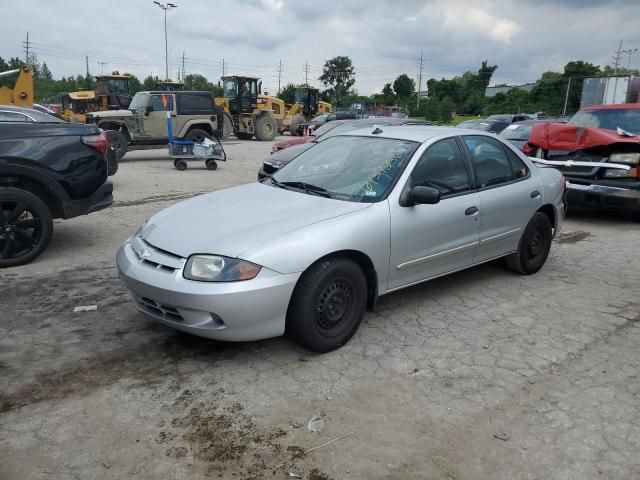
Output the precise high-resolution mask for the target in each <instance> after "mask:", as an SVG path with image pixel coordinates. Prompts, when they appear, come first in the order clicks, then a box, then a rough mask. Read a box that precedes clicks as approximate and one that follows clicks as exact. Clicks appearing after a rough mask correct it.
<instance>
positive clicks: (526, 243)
mask: <svg viewBox="0 0 640 480" xmlns="http://www.w3.org/2000/svg"><path fill="white" fill-rule="evenodd" d="M552 238H553V232H552V226H551V222H550V221H549V217H547V216H546V215H545V214H544V213H541V212H536V213H535V214H534V215H533V218H532V219H531V220H530V221H529V223H528V224H527V227H526V228H525V229H524V233H523V234H522V237H520V243H518V250H516V251H515V252H514V253H512V254H511V255H509V256H507V257H505V262H506V264H507V267H508V268H509V269H510V270H513V271H514V272H516V273H521V274H523V275H531V274H532V273H536V272H537V271H538V270H540V269H541V268H542V266H543V265H544V262H546V261H547V257H548V256H549V250H551V240H552Z"/></svg>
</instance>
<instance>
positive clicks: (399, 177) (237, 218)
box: [116, 126, 564, 352]
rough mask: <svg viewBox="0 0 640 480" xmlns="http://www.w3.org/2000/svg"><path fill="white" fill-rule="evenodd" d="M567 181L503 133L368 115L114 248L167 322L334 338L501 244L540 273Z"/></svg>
mask: <svg viewBox="0 0 640 480" xmlns="http://www.w3.org/2000/svg"><path fill="white" fill-rule="evenodd" d="M563 195H564V181H563V177H562V174H561V173H560V172H558V171H557V170H556V169H553V168H539V167H537V166H536V165H535V164H534V163H533V162H531V161H530V160H529V159H528V158H527V157H526V156H525V155H524V154H522V153H521V152H519V151H518V150H517V149H515V148H514V147H513V146H511V145H509V144H508V143H507V142H504V141H502V140H499V139H497V138H496V137H494V136H493V135H487V134H483V133H478V132H467V131H465V130H460V129H455V128H442V127H429V126H425V127H418V126H382V127H380V126H376V127H367V128H364V129H359V130H356V131H350V132H347V133H345V134H339V135H334V136H332V137H331V138H328V139H326V140H324V141H322V142H318V144H317V145H315V146H314V147H313V148H310V149H309V150H307V151H306V152H304V153H303V154H301V155H300V156H298V157H297V158H296V159H295V160H293V161H292V162H290V163H289V164H288V165H287V166H286V167H284V168H282V169H281V170H280V171H278V172H277V173H276V174H275V175H274V176H273V177H272V178H270V179H269V180H266V181H264V182H254V183H248V184H244V185H241V186H237V187H233V188H229V189H226V190H219V191H216V192H213V193H209V194H206V195H202V196H199V197H194V198H192V199H189V200H187V201H183V202H181V203H178V204H175V205H173V206H171V207H169V208H167V209H165V210H163V211H161V212H159V213H157V214H155V215H154V216H152V217H151V218H150V219H149V220H147V222H145V224H144V225H142V227H141V228H140V230H139V231H138V232H137V233H135V234H134V235H133V236H132V237H131V238H129V239H128V240H126V241H125V242H124V243H123V244H122V246H121V248H120V249H119V250H118V253H117V260H116V262H117V266H118V270H119V273H120V276H121V278H122V280H123V282H124V284H125V286H126V288H127V289H128V290H129V292H130V294H131V298H132V300H133V303H134V305H135V306H136V308H137V309H138V310H139V311H141V312H142V313H144V314H145V315H148V316H150V317H152V318H154V319H156V320H157V321H159V322H161V323H163V324H165V325H167V326H170V327H172V328H175V329H178V330H182V331H184V332H188V333H192V334H195V335H199V336H203V337H207V338H214V339H218V340H225V341H248V340H257V339H262V338H268V337H275V336H278V335H282V334H283V333H285V332H288V333H289V334H290V335H291V336H292V337H294V338H296V339H297V340H298V341H299V342H300V343H302V344H303V345H305V346H306V347H307V348H309V349H311V350H315V351H319V352H326V351H329V350H332V349H335V348H338V347H340V346H341V345H343V344H345V343H346V342H347V341H348V340H349V338H351V336H352V335H353V334H354V332H355V331H356V330H357V328H358V326H359V324H360V322H361V320H362V317H363V314H364V311H365V309H366V308H367V307H368V308H373V306H374V305H375V303H376V299H377V298H378V297H380V296H382V295H386V294H388V293H391V292H394V291H396V290H399V289H401V288H404V287H408V286H411V285H415V284H417V283H420V282H424V281H427V280H430V279H434V278H438V277H440V276H443V275H446V274H448V273H451V272H456V271H459V270H462V269H465V268H468V267H472V266H474V265H478V264H480V263H483V262H488V261H491V260H494V259H497V258H505V259H506V264H507V266H508V267H509V268H511V269H512V270H514V271H516V272H518V273H521V274H533V273H535V272H537V271H538V270H539V269H540V268H542V266H543V265H544V263H545V261H546V259H547V255H548V253H549V250H550V248H551V242H552V238H553V236H554V234H555V233H557V232H558V231H559V229H560V226H561V223H562V219H563V214H564V204H563ZM203 218H206V220H207V221H206V222H203V221H202V219H203ZM480 219H482V221H480Z"/></svg>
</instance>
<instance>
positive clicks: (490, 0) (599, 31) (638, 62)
mask: <svg viewBox="0 0 640 480" xmlns="http://www.w3.org/2000/svg"><path fill="white" fill-rule="evenodd" d="M173 3H175V4H177V5H178V8H176V9H173V10H171V11H170V12H169V13H168V17H167V18H168V35H169V57H170V58H169V62H170V65H169V68H170V70H171V72H172V76H174V77H175V75H176V72H177V71H178V65H179V62H180V60H181V58H182V54H183V52H184V55H185V69H186V72H187V74H188V73H201V74H203V75H205V76H206V77H208V78H209V79H210V80H212V81H217V80H218V79H219V77H220V75H221V73H222V61H223V59H224V61H225V64H226V71H227V72H233V73H247V74H253V75H256V76H260V77H262V78H263V83H264V86H265V87H266V89H267V90H269V91H271V92H274V93H275V91H276V90H277V85H278V62H279V61H282V84H283V85H284V84H286V83H288V82H293V83H298V82H301V81H304V79H305V62H308V65H309V67H308V72H309V73H308V75H309V82H310V83H312V84H315V85H317V86H320V84H319V82H318V81H317V77H318V76H319V75H320V74H321V71H322V65H323V63H324V60H326V59H328V58H331V57H334V56H336V55H347V56H349V57H350V58H351V59H352V60H353V62H354V65H355V69H356V80H357V82H356V88H357V90H358V91H359V92H360V93H362V94H370V93H372V92H375V91H379V90H380V89H381V88H382V86H383V85H384V84H385V83H386V82H390V81H393V79H394V78H395V77H396V76H397V75H398V74H400V73H407V74H408V75H410V76H412V77H414V78H415V77H416V76H417V59H418V57H419V56H420V51H421V50H422V51H423V52H424V65H425V71H424V75H425V76H426V78H431V77H436V78H440V77H451V76H453V75H457V74H460V73H462V72H464V71H466V70H477V68H478V66H479V64H480V62H481V61H482V60H484V59H487V60H489V62H490V63H491V64H497V65H498V70H497V71H496V73H495V74H494V77H493V83H525V82H530V81H534V80H536V79H537V78H538V77H539V76H540V73H542V72H544V71H547V70H560V69H561V68H562V66H563V65H564V64H565V63H566V62H567V61H569V60H575V59H582V60H586V61H589V62H592V63H595V64H598V65H602V66H604V65H607V64H611V63H612V56H613V52H614V50H616V49H617V47H618V42H619V41H621V40H622V42H623V49H624V50H626V49H633V48H636V47H638V48H640V35H639V34H638V19H639V18H640V0H609V1H600V0H345V1H334V0H306V1H305V0H215V1H212V0H209V1H205V0H174V1H173ZM2 4H3V5H2V20H3V22H2V24H3V25H2V29H1V31H0V56H2V57H4V58H7V57H11V56H17V55H20V56H23V55H24V52H23V43H22V42H23V41H24V40H26V33H27V30H28V31H29V40H30V41H31V42H33V44H32V49H33V51H35V53H36V54H37V56H38V59H39V60H40V61H46V62H47V65H48V66H49V68H50V70H51V71H52V72H53V74H54V76H55V77H56V78H58V77H60V76H63V75H65V76H66V75H69V74H75V73H81V72H84V71H85V55H88V56H89V68H90V70H91V72H92V73H93V74H97V73H100V72H101V70H102V69H104V72H105V73H106V72H108V71H111V70H114V69H117V70H120V72H123V71H127V72H131V73H133V74H135V75H137V76H139V77H141V78H143V77H145V76H146V75H148V74H150V73H151V74H154V75H159V76H161V77H162V76H164V23H163V22H164V18H163V12H162V10H160V8H159V7H158V6H157V5H155V4H154V3H153V2H152V0H108V1H105V0H101V1H93V0H64V1H63V0H3V2H2ZM634 55H635V56H632V57H631V65H632V67H635V68H640V51H639V52H636V53H635V54H634ZM628 58H629V57H628V55H624V56H623V59H622V62H623V64H624V65H625V66H626V64H627V60H628ZM100 62H106V63H104V64H101V63H100Z"/></svg>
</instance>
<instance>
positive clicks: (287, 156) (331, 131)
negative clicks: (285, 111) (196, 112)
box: [258, 117, 433, 180]
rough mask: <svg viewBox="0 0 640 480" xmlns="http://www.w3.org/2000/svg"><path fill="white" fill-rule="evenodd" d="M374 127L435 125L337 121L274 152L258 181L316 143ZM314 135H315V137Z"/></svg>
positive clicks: (389, 119) (380, 120) (403, 120)
mask: <svg viewBox="0 0 640 480" xmlns="http://www.w3.org/2000/svg"><path fill="white" fill-rule="evenodd" d="M374 125H379V126H384V125H387V126H391V125H433V123H431V122H426V121H422V120H409V119H406V118H392V117H384V118H376V119H373V118H367V119H361V120H335V121H333V122H329V123H325V124H324V125H322V126H321V127H319V128H318V129H317V130H315V131H314V132H312V134H311V135H307V136H304V137H300V138H299V140H300V141H298V142H296V143H294V142H293V141H292V140H289V141H288V146H287V147H286V151H284V152H283V151H282V150H284V148H280V150H277V151H275V152H272V153H271V155H270V156H269V157H268V158H266V159H265V160H264V161H263V162H262V166H261V167H260V170H258V180H262V179H264V178H266V177H269V176H271V175H273V174H274V173H275V172H276V171H277V170H278V169H280V168H282V167H283V166H285V165H286V164H287V163H289V162H290V161H291V160H293V159H294V158H296V157H297V156H298V155H300V154H301V153H302V152H304V151H306V150H308V149H309V148H311V147H312V146H313V145H314V142H320V141H323V140H325V139H327V138H331V137H332V136H333V135H338V134H341V133H346V132H351V131H353V130H358V129H359V128H366V127H370V126H374ZM313 133H315V135H314V134H313ZM303 139H304V140H303ZM293 140H295V139H293ZM282 143H284V142H282ZM276 145H277V144H276Z"/></svg>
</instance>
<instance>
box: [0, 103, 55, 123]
mask: <svg viewBox="0 0 640 480" xmlns="http://www.w3.org/2000/svg"><path fill="white" fill-rule="evenodd" d="M0 111H5V112H16V113H23V114H25V115H28V116H30V117H32V118H33V119H34V120H35V121H37V122H47V123H52V122H56V123H57V122H64V120H60V119H59V118H57V117H54V116H53V115H52V114H49V113H45V112H41V111H40V110H36V109H35V108H28V107H16V106H15V105H0Z"/></svg>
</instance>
